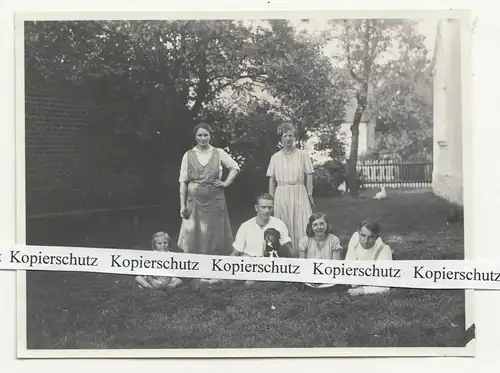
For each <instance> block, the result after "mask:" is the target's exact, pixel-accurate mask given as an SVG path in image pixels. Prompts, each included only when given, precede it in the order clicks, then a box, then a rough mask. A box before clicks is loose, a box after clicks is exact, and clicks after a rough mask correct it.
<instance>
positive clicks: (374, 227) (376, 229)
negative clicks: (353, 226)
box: [359, 219, 380, 236]
mask: <svg viewBox="0 0 500 373" xmlns="http://www.w3.org/2000/svg"><path fill="white" fill-rule="evenodd" d="M363 227H365V228H366V229H368V230H369V231H370V232H372V233H373V234H374V235H375V236H379V235H380V224H379V223H378V222H377V221H375V220H369V219H366V220H363V221H362V222H361V223H360V224H359V229H361V228H363Z"/></svg>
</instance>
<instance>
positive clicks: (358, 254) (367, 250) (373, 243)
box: [345, 220, 392, 295]
mask: <svg viewBox="0 0 500 373" xmlns="http://www.w3.org/2000/svg"><path fill="white" fill-rule="evenodd" d="M345 260H392V250H391V248H390V247H389V246H388V245H386V244H385V243H384V242H383V241H382V238H381V237H380V225H379V224H378V223H377V222H376V221H371V220H364V221H362V222H361V224H360V226H359V229H358V231H356V232H354V234H353V235H352V237H351V240H350V241H349V245H348V247H347V254H346V257H345ZM389 290H390V288H388V287H380V286H354V287H352V288H351V289H349V290H348V293H349V294H350V295H363V294H376V293H385V292H387V291H389Z"/></svg>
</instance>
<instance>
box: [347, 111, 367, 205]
mask: <svg viewBox="0 0 500 373" xmlns="http://www.w3.org/2000/svg"><path fill="white" fill-rule="evenodd" d="M362 114H363V112H362V109H361V108H360V107H359V106H358V107H357V108H356V113H355V114H354V120H353V122H352V125H351V149H350V152H349V161H348V163H347V184H348V185H349V193H350V195H351V196H352V197H354V198H357V197H358V196H359V185H358V172H357V164H358V145H359V123H360V122H361V115H362Z"/></svg>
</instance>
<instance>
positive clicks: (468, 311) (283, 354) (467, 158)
mask: <svg viewBox="0 0 500 373" xmlns="http://www.w3.org/2000/svg"><path fill="white" fill-rule="evenodd" d="M307 18H309V19H318V20H319V19H341V18H344V19H348V18H407V19H409V18H411V19H417V18H420V19H424V18H425V19H429V18H432V19H444V18H450V19H451V18H453V19H460V20H461V49H462V51H461V57H462V64H461V65H462V66H461V67H462V99H461V101H462V107H461V110H462V150H463V155H462V156H463V201H464V208H465V210H466V211H467V212H466V214H465V216H464V242H465V246H464V250H465V251H464V259H466V260H473V259H474V250H473V248H472V247H471V244H472V242H473V239H472V237H471V236H472V234H473V218H472V214H473V209H472V208H469V207H470V206H473V200H472V196H473V193H472V192H473V190H472V188H473V182H472V154H473V153H472V134H473V129H472V110H471V107H470V105H471V103H472V95H471V86H472V84H471V78H472V66H471V58H472V53H471V48H472V45H471V33H472V22H473V13H472V10H430V9H429V10H422V9H419V10H407V9H405V10H381V9H379V10H338V9H332V10H329V9H324V10H300V11H299V10H293V11H225V12H224V11H218V12H217V11H170V12H168V11H161V12H160V11H81V12H78V11H41V12H16V13H15V89H16V92H15V99H16V100H15V104H16V111H15V115H16V117H15V123H16V131H15V136H16V143H15V146H16V166H15V167H16V244H18V245H24V244H26V198H25V197H26V183H25V181H26V179H25V80H24V75H25V68H24V48H25V44H24V22H25V21H68V20H75V21H76V20H82V21H85V20H121V19H127V20H152V19H155V20H157V19H307ZM16 280H17V281H16V282H17V284H16V287H17V333H18V338H17V357H18V358H21V359H23V358H38V359H40V358H41V359H53V358H66V359H67V358H70V359H72V358H93V359H95V358H125V359H130V358H190V359H193V358H310V357H445V356H446V357H474V356H475V353H476V336H474V337H473V338H472V340H471V341H470V342H469V343H468V344H467V345H466V346H465V347H429V348H428V347H401V348H399V347H364V348H340V347H332V348H248V349H222V348H221V349H201V348H200V349H102V350H101V349H80V350H72V349H71V350H69V349H68V350H64V349H57V350H54V349H52V350H46V349H44V350H34V349H27V325H26V321H27V320H26V317H27V312H26V301H27V299H26V298H27V295H26V271H17V276H16ZM473 295H474V291H473V290H465V326H466V330H467V329H469V328H470V327H473V326H474V313H473V311H474V302H473Z"/></svg>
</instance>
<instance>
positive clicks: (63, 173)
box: [16, 11, 475, 357]
mask: <svg viewBox="0 0 500 373" xmlns="http://www.w3.org/2000/svg"><path fill="white" fill-rule="evenodd" d="M400 13H401V14H398V15H397V16H394V13H388V16H387V17H380V16H379V15H380V12H379V14H378V15H377V17H373V16H370V13H369V12H366V11H365V12H360V14H359V16H352V15H353V14H354V13H353V12H350V16H349V17H347V18H346V17H345V16H343V14H342V12H332V11H329V12H328V11H325V12H321V11H315V12H295V13H294V12H284V13H283V14H272V15H269V14H265V13H262V14H259V13H258V12H253V13H252V12H247V13H245V12H240V13H238V14H236V13H233V14H231V15H229V16H228V15H225V14H224V13H220V14H217V13H207V14H204V13H196V12H191V13H188V14H182V15H179V14H178V15H175V16H172V14H168V13H165V14H163V13H161V12H159V13H153V14H147V15H145V14H140V13H130V14H129V16H128V17H124V14H123V13H121V14H120V15H119V16H118V17H113V14H112V13H102V14H101V13H98V12H92V13H85V12H80V13H71V14H69V13H64V12H61V13H56V12H50V13H49V12H47V13H37V14H22V13H19V14H17V16H16V24H17V29H16V48H17V49H16V57H17V61H16V68H17V71H16V84H17V90H18V91H17V96H16V97H17V100H18V101H17V103H16V105H17V119H16V121H17V157H18V159H17V170H18V171H17V174H18V179H17V183H18V185H17V190H18V201H17V204H18V222H17V224H18V231H19V233H18V243H19V244H28V245H43V246H50V245H57V246H68V247H74V246H77V247H97V248H117V249H135V250H159V251H172V252H179V253H190V254H199V255H222V256H250V257H262V256H268V255H276V254H277V255H278V256H280V257H292V258H301V259H303V260H308V259H333V260H394V261H397V260H463V259H465V258H467V257H468V256H470V255H471V252H472V251H471V250H472V248H471V247H468V245H466V239H465V238H466V236H467V234H466V231H467V229H466V227H467V225H468V220H469V219H468V217H467V214H466V212H467V211H469V209H470V204H469V197H468V194H469V193H470V190H469V189H470V187H469V186H468V184H467V183H466V181H467V182H470V180H468V176H467V175H468V172H469V167H470V162H471V160H470V158H471V156H470V154H469V152H468V151H467V149H469V147H470V145H469V144H468V143H467V142H468V141H469V140H470V137H469V136H466V135H464V133H465V134H467V133H468V132H467V131H468V129H467V128H468V127H470V123H469V119H468V117H467V112H468V111H467V104H468V90H467V84H468V82H467V79H468V77H469V75H470V72H469V70H468V69H469V61H468V56H469V53H468V48H470V45H468V42H467V40H468V38H469V34H470V26H469V23H470V20H469V18H468V14H467V13H463V12H451V11H450V12H441V13H440V12H435V11H432V12H430V11H429V12H423V11H418V12H417V11H413V12H410V11H406V12H400ZM18 279H19V302H18V306H19V308H18V312H19V315H20V316H19V320H18V327H19V331H20V335H19V337H18V338H19V355H20V356H23V357H36V356H47V357H71V356H79V357H84V356H88V357H93V356H103V357H105V356H129V357H140V356H145V357H147V356H155V357H161V356H169V357H186V356H190V357H195V356H199V357H203V356H204V357H206V356H233V357H239V356H241V357H244V356H266V357H271V356H276V357H280V356H296V357H299V356H304V357H305V356H374V355H380V356H404V355H413V356H415V355H420V356H444V355H448V356H450V355H454V356H473V355H474V350H473V346H474V340H475V336H474V324H473V319H472V307H471V299H470V296H471V293H470V291H465V290H439V289H438V290H429V289H427V290H425V289H416V288H384V287H376V286H369V285H365V286H348V285H343V284H335V285H329V284H327V285H324V284H323V285H319V284H308V283H284V282H270V283H268V282H262V281H232V280H218V279H210V278H172V277H152V276H135V275H118V274H102V273H100V274H98V273H84V272H80V273H78V272H49V271H28V272H21V273H20V274H19V276H18Z"/></svg>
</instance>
